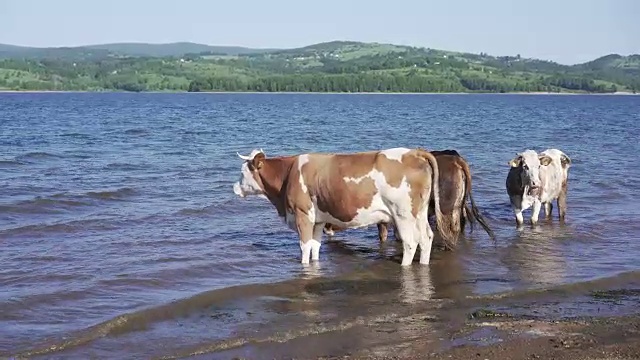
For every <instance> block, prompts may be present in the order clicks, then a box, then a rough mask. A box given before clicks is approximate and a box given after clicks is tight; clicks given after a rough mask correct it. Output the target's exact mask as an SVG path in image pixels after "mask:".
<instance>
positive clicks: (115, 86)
mask: <svg viewBox="0 0 640 360" xmlns="http://www.w3.org/2000/svg"><path fill="white" fill-rule="evenodd" d="M514 59H517V60H519V58H514ZM436 60H437V61H436ZM512 60H513V59H510V58H508V59H501V60H500V61H501V62H500V63H496V64H493V65H494V67H491V68H490V69H491V71H487V72H485V69H484V67H483V66H481V65H478V66H477V68H476V67H473V68H472V67H471V66H470V65H469V64H468V63H466V62H464V61H461V60H459V59H455V58H442V59H435V58H431V57H425V56H418V55H417V54H414V53H410V52H408V53H405V54H402V55H398V54H397V53H394V54H386V55H380V54H377V55H369V56H362V57H359V58H355V59H352V60H348V61H347V60H337V59H335V58H327V59H321V61H320V62H319V64H317V65H316V66H307V65H305V66H306V67H304V66H298V65H295V64H294V63H293V62H291V61H287V60H286V59H282V58H275V59H272V58H269V57H267V56H263V57H245V58H243V57H241V58H235V59H224V58H223V59H214V60H203V59H193V60H187V61H186V62H185V59H179V58H171V57H167V58H104V59H99V60H82V61H74V60H69V59H42V60H27V59H6V60H0V88H6V89H14V90H85V91H86V90H117V91H133V92H140V91H189V92H199V91H258V92H283V91H284V92H498V93H504V92H540V91H548V92H560V91H584V92H592V93H607V92H615V91H618V90H619V88H627V89H631V90H632V91H637V90H640V77H635V76H631V77H630V76H624V74H621V73H619V72H615V71H613V72H607V71H603V70H599V72H598V73H596V72H595V70H594V71H592V72H590V73H589V72H583V73H580V72H577V71H564V72H560V71H558V69H557V67H556V66H555V65H551V64H546V63H544V62H541V63H536V64H534V65H533V68H534V70H532V71H531V72H530V73H526V72H523V69H524V68H525V65H524V64H522V63H517V64H516V65H508V61H512ZM492 61H494V60H492ZM494 62H495V61H494ZM500 64H502V65H500ZM514 68H515V70H514ZM542 68H548V69H549V71H548V72H543V71H542V70H541V69H542ZM478 69H481V70H478ZM488 69H489V68H488ZM552 70H553V71H552ZM590 71H591V70H590ZM523 74H525V75H523ZM594 74H596V75H598V76H596V77H594V76H591V75H594ZM599 79H604V80H599Z"/></svg>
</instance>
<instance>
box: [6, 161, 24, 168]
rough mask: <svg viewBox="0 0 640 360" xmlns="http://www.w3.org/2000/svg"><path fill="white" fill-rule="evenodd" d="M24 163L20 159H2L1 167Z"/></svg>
mask: <svg viewBox="0 0 640 360" xmlns="http://www.w3.org/2000/svg"><path fill="white" fill-rule="evenodd" d="M22 165H25V163H24V162H22V161H19V160H0V167H13V166H22Z"/></svg>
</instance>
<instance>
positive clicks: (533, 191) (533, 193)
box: [527, 186, 540, 196]
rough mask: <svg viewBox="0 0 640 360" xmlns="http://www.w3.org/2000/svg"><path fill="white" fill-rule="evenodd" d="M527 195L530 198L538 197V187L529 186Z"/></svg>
mask: <svg viewBox="0 0 640 360" xmlns="http://www.w3.org/2000/svg"><path fill="white" fill-rule="evenodd" d="M527 195H530V196H538V195H540V186H529V191H528V192H527Z"/></svg>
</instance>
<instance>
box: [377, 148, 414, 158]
mask: <svg viewBox="0 0 640 360" xmlns="http://www.w3.org/2000/svg"><path fill="white" fill-rule="evenodd" d="M409 151H411V150H410V149H407V148H392V149H386V150H382V151H380V154H382V155H384V156H386V157H387V159H389V160H396V161H402V156H403V155H404V154H406V153H408V152H409Z"/></svg>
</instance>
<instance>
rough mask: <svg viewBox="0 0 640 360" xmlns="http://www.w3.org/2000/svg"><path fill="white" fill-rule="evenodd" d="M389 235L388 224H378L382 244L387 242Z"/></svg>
mask: <svg viewBox="0 0 640 360" xmlns="http://www.w3.org/2000/svg"><path fill="white" fill-rule="evenodd" d="M388 234H389V229H388V224H386V223H378V240H380V242H385V241H387V235H388Z"/></svg>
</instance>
